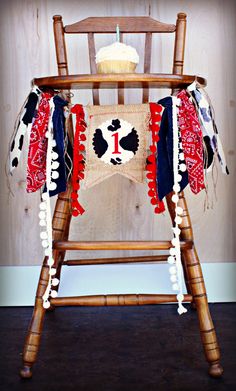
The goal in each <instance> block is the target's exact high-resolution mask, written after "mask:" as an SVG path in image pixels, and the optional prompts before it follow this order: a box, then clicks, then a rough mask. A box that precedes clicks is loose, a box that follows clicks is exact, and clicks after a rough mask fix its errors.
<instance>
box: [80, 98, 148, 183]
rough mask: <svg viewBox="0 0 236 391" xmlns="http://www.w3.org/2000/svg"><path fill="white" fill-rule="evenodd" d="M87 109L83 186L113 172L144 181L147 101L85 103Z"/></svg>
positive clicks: (146, 144)
mask: <svg viewBox="0 0 236 391" xmlns="http://www.w3.org/2000/svg"><path fill="white" fill-rule="evenodd" d="M87 110H88V129H87V145H86V165H85V172H84V173H85V179H84V181H83V185H84V188H85V189H86V188H90V187H92V186H94V185H96V184H98V183H100V182H102V181H103V180H105V179H107V178H109V177H111V176H112V175H114V174H121V175H124V176H126V177H127V178H129V179H131V180H132V181H134V182H137V183H143V182H144V179H145V165H146V158H147V149H148V138H149V132H148V129H149V121H150V109H149V104H140V105H111V106H107V105H106V106H87Z"/></svg>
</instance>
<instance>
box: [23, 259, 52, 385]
mask: <svg viewBox="0 0 236 391" xmlns="http://www.w3.org/2000/svg"><path fill="white" fill-rule="evenodd" d="M48 270H49V267H48V266H47V257H46V258H45V259H44V264H43V266H42V269H41V273H40V277H39V283H38V288H37V292H36V297H35V305H34V312H33V315H32V319H31V322H30V325H29V330H28V333H27V337H26V340H25V345H24V351H23V357H22V358H23V368H22V369H21V371H20V375H21V377H23V378H30V377H31V376H32V366H33V364H34V362H35V361H36V357H37V353H38V348H39V344H40V339H41V333H42V328H43V320H44V315H45V311H46V310H45V308H44V307H43V300H42V296H43V294H44V291H45V289H46V287H47V284H48Z"/></svg>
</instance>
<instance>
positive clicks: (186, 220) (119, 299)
mask: <svg viewBox="0 0 236 391" xmlns="http://www.w3.org/2000/svg"><path fill="white" fill-rule="evenodd" d="M53 20H54V36H55V46H56V56H57V64H58V73H59V76H55V77H44V78H39V79H35V80H34V82H35V84H36V85H38V86H39V87H52V88H55V89H59V90H61V89H62V90H70V89H77V88H89V89H92V90H93V102H94V104H95V105H98V104H99V88H116V87H118V103H119V104H123V103H124V88H129V87H131V88H140V87H143V102H148V98H149V88H171V89H179V88H186V87H187V86H188V85H189V84H191V83H192V82H193V81H194V80H197V81H198V82H199V83H200V84H202V85H206V81H205V79H203V78H201V77H195V76H187V75H183V63H184V46H185V31H186V15H185V14H184V13H179V14H178V17H177V22H176V25H172V24H165V23H160V22H158V21H156V20H154V19H152V18H150V17H146V16H145V17H94V18H87V19H85V20H82V21H80V22H77V23H74V24H71V25H68V26H65V27H64V26H63V22H62V17H61V16H58V15H56V16H54V17H53ZM117 24H118V25H119V28H120V32H121V40H122V35H123V34H124V33H145V56H144V73H135V74H97V73H96V64H95V43H94V34H95V33H100V34H101V33H115V31H116V25H117ZM153 33H175V46H174V60H173V73H172V74H156V73H152V74H150V61H151V46H152V34H153ZM65 34H87V36H88V47H89V58H90V69H91V74H89V75H86V74H80V75H69V72H68V66H67V54H66V46H65V38H64V36H65ZM70 137H71V138H73V130H72V126H71V128H70ZM70 193H71V185H70V184H69V185H68V189H67V191H66V192H65V193H61V194H60V195H59V196H58V198H57V202H56V206H55V211H54V216H53V240H54V243H53V249H54V250H53V255H54V260H55V266H54V267H56V268H57V274H56V277H57V278H59V277H60V273H61V267H62V265H67V266H73V265H98V264H111V263H119V264H121V263H129V262H130V263H132V262H150V261H152V262H153V261H156V262H158V261H163V260H166V259H167V255H165V256H163V255H158V256H148V257H147V256H146V257H144V256H140V257H134V256H133V257H129V258H127V257H126V258H102V259H80V260H76V261H74V260H73V261H70V260H64V259H65V254H66V250H84V251H86V250H103V251H105V250H169V249H170V248H171V247H172V245H171V241H118V242H115V241H98V242H92V241H87V242H80V241H73V242H72V241H68V236H69V228H70V221H71V209H70ZM171 196H172V194H169V195H168V196H167V197H166V202H167V207H168V210H169V214H170V216H171V219H172V221H174V217H175V207H174V204H173V202H172V201H171ZM179 206H181V207H182V208H183V210H184V213H183V216H182V218H183V219H182V223H181V225H180V228H181V255H182V264H183V269H184V275H185V283H186V287H187V292H188V293H187V294H186V295H184V301H187V302H191V303H192V304H193V305H194V306H195V308H196V310H197V315H198V320H199V327H200V333H201V339H202V344H203V349H204V352H205V356H206V360H207V361H208V363H209V374H210V375H211V376H213V377H219V376H221V374H222V372H223V369H222V367H221V365H220V352H219V347H218V343H217V339H216V333H215V329H214V325H213V322H212V319H211V315H210V312H209V308H208V302H207V295H206V289H205V285H204V280H203V275H202V271H201V266H200V263H199V259H198V255H197V252H196V248H195V246H194V240H193V232H192V227H191V221H190V217H189V213H188V208H187V204H186V200H185V197H184V193H183V192H182V193H180V201H179ZM48 269H49V268H48V266H47V257H46V258H45V259H44V262H43V265H42V270H41V274H40V278H39V283H38V288H37V293H36V299H35V307H34V312H33V316H32V320H31V323H30V327H29V331H28V334H27V337H26V342H25V347H24V353H23V368H22V370H21V372H20V374H21V376H22V377H23V378H29V377H31V376H32V366H33V364H34V362H35V360H36V356H37V352H38V349H39V344H40V337H41V333H42V328H43V320H44V315H45V311H46V310H45V308H43V305H42V296H43V294H44V290H45V287H46V286H47V282H48ZM57 288H58V287H57ZM54 289H55V288H54ZM50 301H51V308H50V309H52V308H54V307H56V306H81V305H87V306H105V305H145V304H159V303H167V302H168V303H169V302H176V295H175V294H167V295H164V294H112V295H95V296H78V297H57V298H51V300H50ZM176 316H178V315H176ZM185 316H188V315H185ZM176 321H178V319H176Z"/></svg>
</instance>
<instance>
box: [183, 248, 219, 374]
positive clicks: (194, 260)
mask: <svg viewBox="0 0 236 391" xmlns="http://www.w3.org/2000/svg"><path fill="white" fill-rule="evenodd" d="M186 261H187V267H188V270H189V276H190V280H189V283H190V285H191V290H192V293H193V297H194V302H195V304H196V309H197V314H198V320H199V327H200V333H201V340H202V344H203V349H204V353H205V357H206V360H207V361H208V363H209V365H210V367H209V371H208V372H209V375H210V376H212V377H220V376H221V375H222V373H223V368H222V366H221V364H220V350H219V346H218V342H217V338H216V332H215V328H214V324H213V321H212V318H211V314H210V311H209V306H208V301H207V295H206V288H205V284H204V279H203V275H202V270H201V265H200V262H199V259H198V255H197V252H196V249H195V248H194V249H191V250H186Z"/></svg>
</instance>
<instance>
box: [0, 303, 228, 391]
mask: <svg viewBox="0 0 236 391" xmlns="http://www.w3.org/2000/svg"><path fill="white" fill-rule="evenodd" d="M176 308H177V307H176V305H159V306H158V305H157V306H146V307H90V308H88V307H87V308H84V307H81V308H78V307H77V308H69V307H67V308H57V309H56V311H55V312H53V313H48V314H47V316H46V319H45V323H44V325H45V326H44V333H43V337H42V344H41V349H40V353H39V356H38V361H37V363H36V364H35V367H34V373H33V378H32V379H30V380H21V379H20V378H19V376H18V371H19V368H20V364H21V352H22V347H23V341H24V337H25V333H26V329H27V327H28V322H29V320H30V317H31V313H32V308H29V307H28V308H19V307H18V308H1V309H0V317H1V322H0V327H1V331H0V339H1V341H0V343H1V345H0V346H1V367H0V373H1V374H0V390H1V391H5V390H6V391H12V390H26V391H28V390H30V391H34V390H40V391H59V390H64V391H67V390H76V391H91V390H93V391H152V390H153V391H154V390H155V391H162V390H166V391H172V390H173V391H174V390H175V391H177V390H178V391H190V390H201V391H202V390H203V391H208V390H212V391H213V390H214V391H221V390H227V391H230V390H236V379H235V376H236V337H235V334H236V304H212V305H211V306H210V308H211V313H212V316H213V319H214V322H215V326H216V329H217V334H218V338H219V342H220V345H221V351H222V364H223V366H224V370H225V373H224V376H223V378H222V379H218V380H216V379H211V378H209V377H208V375H207V364H206V362H205V359H204V355H203V352H202V347H201V344H200V336H199V331H198V324H197V319H196V312H195V311H192V310H189V311H188V313H187V314H186V315H183V316H181V317H180V316H179V315H178V314H177V313H176Z"/></svg>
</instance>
